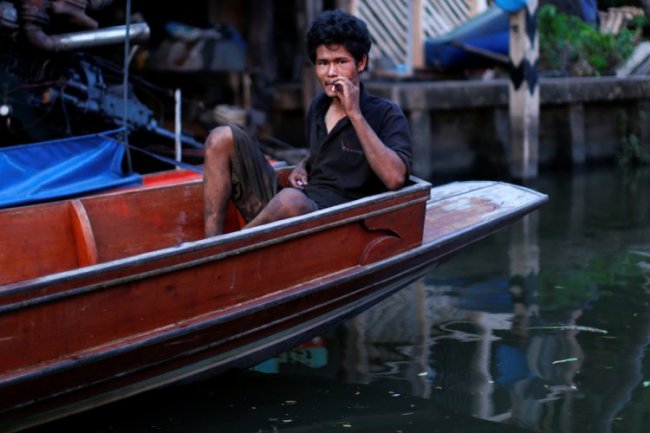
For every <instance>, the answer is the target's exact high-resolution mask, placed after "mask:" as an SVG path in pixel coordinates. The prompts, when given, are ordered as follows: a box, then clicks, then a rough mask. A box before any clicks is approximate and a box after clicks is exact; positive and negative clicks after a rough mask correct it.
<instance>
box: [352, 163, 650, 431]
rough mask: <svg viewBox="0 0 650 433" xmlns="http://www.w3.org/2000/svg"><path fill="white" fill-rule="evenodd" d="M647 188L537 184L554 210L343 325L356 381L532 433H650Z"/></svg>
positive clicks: (610, 177)
mask: <svg viewBox="0 0 650 433" xmlns="http://www.w3.org/2000/svg"><path fill="white" fill-rule="evenodd" d="M649 180H650V178H649V176H648V172H647V171H646V172H642V171H639V172H634V173H623V172H619V171H615V170H612V171H605V170H601V171H598V172H595V173H584V174H582V175H576V176H573V177H564V178H562V177H554V178H552V179H548V180H546V181H544V180H542V181H540V184H539V185H537V186H536V187H537V188H538V189H540V190H542V191H544V192H546V193H548V194H549V195H550V197H551V202H550V203H549V206H547V208H546V209H543V210H542V211H541V212H540V213H538V214H535V215H533V216H530V217H528V218H526V219H525V220H524V221H522V222H521V223H520V224H517V225H515V226H513V227H512V229H511V230H509V231H508V232H506V233H503V234H500V235H497V236H495V237H493V238H492V239H490V240H489V241H484V242H482V243H480V244H479V245H477V246H476V247H474V248H473V249H472V250H470V251H466V252H463V253H462V254H460V255H459V256H457V257H456V258H454V260H451V261H450V262H449V263H447V264H445V265H443V266H442V267H441V268H439V269H437V270H434V271H432V272H431V273H430V274H429V276H428V278H426V279H425V280H423V281H421V282H419V283H418V284H416V285H415V286H414V287H411V288H409V289H408V290H406V291H403V292H401V293H400V294H399V295H397V296H395V297H392V298H391V299H390V300H389V301H386V302H385V303H384V304H382V305H380V306H378V307H377V308H375V309H373V310H371V311H368V312H367V313H364V314H363V315H361V316H359V317H357V318H355V319H354V320H352V321H351V322H349V323H348V324H346V325H345V329H346V330H347V333H346V338H347V339H348V340H350V341H348V342H347V343H346V347H350V348H354V349H350V351H352V352H353V353H354V355H353V356H354V359H355V362H351V363H348V364H346V370H345V371H346V375H347V376H346V379H347V380H350V381H359V382H363V383H373V382H374V383H382V382H383V383H385V384H387V386H392V387H393V388H396V387H397V386H400V387H401V389H402V392H408V393H410V394H412V395H418V396H422V397H425V398H429V399H431V400H434V401H436V402H438V403H439V404H440V405H442V406H446V407H448V408H453V409H454V410H457V411H459V412H461V413H463V414H467V415H472V416H475V417H478V418H482V419H487V420H492V421H498V422H503V423H508V424H512V425H517V426H521V427H525V428H527V429H530V430H533V431H544V432H565V433H571V432H583V431H584V432H617V431H621V432H623V431H624V432H643V431H646V427H644V422H643V421H644V419H646V420H647V417H648V416H649V415H650V406H649V405H648V404H647V403H649V402H650V377H649V375H648V368H650V363H649V362H648V359H647V356H646V354H647V346H648V344H649V343H650V340H649V338H650V324H649V323H648V322H649V320H650V317H649V316H650V310H649V309H648V305H649V301H650V299H649V290H648V287H649V286H650V272H649V271H650V266H649V263H650V260H649V257H650V254H649V251H650V218H649V217H648V207H649V202H648V200H647V198H648V197H650V182H648V181H649ZM346 356H351V355H347V354H346ZM644 373H645V375H646V378H645V380H644ZM388 383H390V385H388Z"/></svg>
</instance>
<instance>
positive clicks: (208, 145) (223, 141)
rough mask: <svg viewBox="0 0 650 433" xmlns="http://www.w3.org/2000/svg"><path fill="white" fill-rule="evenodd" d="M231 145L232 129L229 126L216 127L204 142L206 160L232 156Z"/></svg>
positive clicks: (232, 141) (232, 139) (232, 140)
mask: <svg viewBox="0 0 650 433" xmlns="http://www.w3.org/2000/svg"><path fill="white" fill-rule="evenodd" d="M233 143H234V138H233V135H232V129H230V127H229V126H218V127H216V128H214V129H213V130H212V131H210V134H209V135H208V138H207V139H206V140H205V156H206V158H215V157H223V156H225V155H232V151H233V146H234V144H233Z"/></svg>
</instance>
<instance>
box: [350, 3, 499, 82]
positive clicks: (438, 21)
mask: <svg viewBox="0 0 650 433" xmlns="http://www.w3.org/2000/svg"><path fill="white" fill-rule="evenodd" d="M346 3H347V7H348V8H349V11H350V12H351V13H352V14H353V15H355V16H358V17H359V18H361V19H363V20H364V21H365V22H366V23H367V24H368V27H369V29H370V33H371V36H372V39H373V53H372V55H371V58H372V59H373V60H374V61H378V63H377V65H379V68H380V69H382V70H380V71H377V70H376V71H375V72H379V73H392V74H395V75H405V76H407V75H411V74H412V73H413V70H414V69H417V68H421V67H423V66H424V54H423V51H424V39H425V38H428V37H433V36H440V35H443V34H445V33H447V32H449V31H451V30H453V29H454V28H455V27H457V26H459V25H460V24H462V23H464V22H465V21H467V20H468V19H469V18H471V17H473V16H474V15H476V14H478V13H480V12H482V11H484V10H485V8H486V7H487V2H486V0H414V1H411V0H384V1H377V0H352V1H350V2H346ZM384 68H387V69H386V70H384Z"/></svg>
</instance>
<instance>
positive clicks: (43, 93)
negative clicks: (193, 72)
mask: <svg viewBox="0 0 650 433" xmlns="http://www.w3.org/2000/svg"><path fill="white" fill-rule="evenodd" d="M111 3H112V0H89V1H88V0H14V1H0V144H1V145H11V144H18V143H27V142H33V141H42V140H48V139H53V138H61V137H65V136H70V135H79V134H86V133H92V132H98V131H103V130H106V129H112V128H115V127H119V126H123V125H124V118H125V114H126V120H127V122H126V126H127V128H128V129H129V130H131V131H146V132H150V133H154V134H157V135H158V136H162V137H165V138H167V139H172V140H173V139H174V134H173V133H172V132H171V131H169V130H167V129H165V128H163V127H161V126H160V125H161V123H162V122H161V120H160V119H159V118H157V117H156V116H155V115H154V112H153V110H152V109H151V108H149V107H150V105H154V104H156V105H160V104H161V102H160V99H161V96H164V95H165V93H167V94H171V92H170V91H168V90H166V89H160V88H158V87H156V86H154V85H152V84H150V83H147V82H146V81H144V80H142V79H139V78H138V77H132V79H130V80H129V84H128V86H129V89H128V91H127V92H126V94H127V95H128V96H127V103H126V104H125V103H124V91H123V67H122V66H121V65H117V64H115V63H113V62H112V61H109V60H107V59H106V58H103V57H101V56H98V55H91V54H88V53H86V52H85V51H84V50H85V49H88V48H95V47H103V46H108V45H115V44H120V43H124V41H125V38H126V37H127V34H128V36H129V41H133V42H134V43H135V44H137V43H139V42H144V41H146V40H147V39H148V38H149V27H148V25H147V23H145V22H135V23H133V24H131V25H130V26H129V28H128V29H127V26H114V27H105V28H99V25H98V22H97V21H96V20H95V19H93V18H91V17H90V16H88V15H87V13H86V12H87V11H98V10H100V9H103V8H105V7H107V6H109V5H110V4H111ZM143 97H144V99H145V100H147V102H149V104H146V103H143V102H142V99H143ZM125 107H126V111H125ZM181 140H182V141H183V142H184V143H186V144H190V145H192V146H194V147H200V146H201V144H200V143H198V142H197V141H196V140H194V139H193V138H192V137H190V136H188V135H185V134H183V135H182V137H181Z"/></svg>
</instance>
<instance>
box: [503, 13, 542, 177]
mask: <svg viewBox="0 0 650 433" xmlns="http://www.w3.org/2000/svg"><path fill="white" fill-rule="evenodd" d="M536 20H537V0H530V1H528V3H527V5H526V6H525V7H523V8H522V9H520V10H519V11H517V12H515V13H512V14H510V109H509V113H510V174H511V176H512V177H514V178H517V179H521V180H525V179H531V178H535V177H537V163H538V144H539V85H538V80H537V58H538V56H539V46H538V45H539V44H538V43H539V38H538V35H537V24H536Z"/></svg>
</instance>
